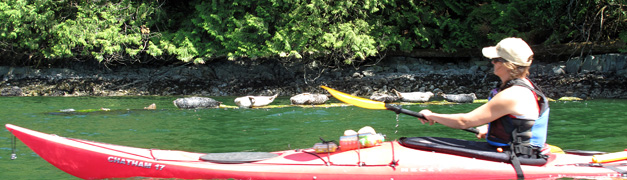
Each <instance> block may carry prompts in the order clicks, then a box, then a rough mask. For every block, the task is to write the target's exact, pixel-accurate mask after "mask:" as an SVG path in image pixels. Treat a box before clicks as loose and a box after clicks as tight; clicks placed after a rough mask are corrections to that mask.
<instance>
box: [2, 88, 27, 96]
mask: <svg viewBox="0 0 627 180" xmlns="http://www.w3.org/2000/svg"><path fill="white" fill-rule="evenodd" d="M0 91H1V95H2V96H23V91H22V88H20V87H17V86H13V87H7V88H3V89H2V90H0Z"/></svg>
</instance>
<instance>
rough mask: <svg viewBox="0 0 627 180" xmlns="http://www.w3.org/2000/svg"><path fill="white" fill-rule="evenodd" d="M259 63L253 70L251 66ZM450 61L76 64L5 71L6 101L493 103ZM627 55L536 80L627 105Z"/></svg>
mask: <svg viewBox="0 0 627 180" xmlns="http://www.w3.org/2000/svg"><path fill="white" fill-rule="evenodd" d="M251 62H252V63H251ZM437 62H444V61H433V60H431V61H430V60H425V59H421V58H412V57H387V58H385V59H383V60H381V61H380V62H378V63H376V64H371V65H363V66H359V67H344V68H342V69H339V68H330V67H329V66H327V65H324V64H321V63H320V62H318V61H308V62H304V61H293V60H290V61H283V60H273V59H257V60H235V61H229V60H216V61H212V62H209V63H207V64H202V65H189V64H178V65H176V64H172V65H168V66H160V67H145V66H134V65H128V66H116V67H104V66H102V65H99V64H88V63H75V64H72V65H68V66H66V67H60V68H45V69H35V68H31V67H8V66H0V80H1V82H2V83H1V85H0V91H1V95H2V96H147V95H159V96H192V95H193V96H205V97H211V96H245V95H274V94H279V96H293V95H296V94H299V93H305V92H310V93H326V92H325V91H324V90H323V89H321V88H320V87H319V86H320V85H327V86H329V87H332V88H335V89H337V90H340V91H344V92H350V93H352V94H353V95H359V96H370V95H371V94H373V93H374V92H380V93H391V92H392V90H393V89H395V90H397V91H400V92H413V91H421V92H425V91H430V92H443V93H447V94H461V93H475V94H476V95H477V97H478V98H486V97H487V95H488V92H489V91H490V90H491V89H492V88H494V87H495V86H496V84H497V82H498V78H497V77H496V76H495V75H493V74H492V65H491V64H490V63H489V62H488V61H487V60H482V59H480V58H460V60H447V61H445V62H446V63H437ZM626 63H627V54H603V55H594V56H588V57H585V58H571V59H569V60H568V61H560V62H541V61H536V62H534V65H532V68H531V75H530V78H531V79H532V80H533V81H534V82H536V84H537V85H538V86H540V87H541V88H542V89H543V90H544V91H545V92H546V94H547V96H548V97H550V98H553V99H558V98H560V97H579V98H582V99H594V98H599V99H601V98H611V99H616V98H620V99H626V98H627V91H626V89H627V81H626V79H627V65H626Z"/></svg>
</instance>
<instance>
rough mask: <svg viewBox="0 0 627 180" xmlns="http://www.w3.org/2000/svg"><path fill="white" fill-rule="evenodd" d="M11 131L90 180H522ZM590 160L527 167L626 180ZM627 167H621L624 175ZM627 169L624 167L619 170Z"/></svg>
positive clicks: (380, 158)
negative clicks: (225, 158)
mask: <svg viewBox="0 0 627 180" xmlns="http://www.w3.org/2000/svg"><path fill="white" fill-rule="evenodd" d="M6 128H7V129H8V130H9V131H10V132H11V133H13V134H14V135H15V136H16V137H17V138H18V139H20V140H21V141H22V142H23V143H24V144H26V145H27V146H28V147H29V148H31V149H32V150H33V151H34V152H35V153H37V154H38V155H39V156H40V157H42V158H43V159H45V160H46V161H48V162H49V163H50V164H52V165H54V166H55V167H57V168H59V169H60V170H62V171H64V172H66V173H68V174H71V175H73V176H76V177H79V178H83V179H104V178H129V177H152V178H179V179H228V178H234V179H394V180H399V179H515V178H516V173H515V171H514V168H513V167H512V165H511V164H507V163H501V162H493V161H486V160H479V159H473V158H467V157H462V156H456V155H449V154H442V153H436V152H429V151H422V150H417V149H411V148H407V147H404V146H402V145H400V144H398V142H396V141H394V142H384V143H383V144H382V145H381V146H376V147H371V148H365V149H359V150H350V151H343V152H334V153H322V154H316V153H315V152H314V150H313V149H305V150H286V151H277V152H272V153H274V154H277V155H278V156H276V157H273V158H270V159H265V160H260V161H256V162H247V163H230V164H225V163H213V162H208V161H204V160H200V159H199V157H201V156H203V155H205V154H206V153H193V152H184V151H175V150H158V149H143V148H134V147H128V146H119V145H113V144H106V143H99V142H93V141H87V140H79V139H72V138H66V137H61V136H57V135H52V134H46V133H41V132H37V131H33V130H29V129H26V128H22V127H18V126H15V125H11V124H7V125H6ZM590 161H591V157H590V156H580V155H569V154H552V155H551V156H550V158H549V162H548V163H547V164H545V165H544V166H526V165H523V166H522V169H523V172H524V174H525V177H526V178H528V179H556V178H562V177H573V178H601V177H621V174H620V173H618V172H616V171H614V170H611V169H608V168H603V167H590V166H582V165H581V164H585V163H589V162H590ZM624 163H627V161H619V162H614V163H613V164H617V166H614V167H616V168H619V169H625V168H626V167H625V166H624ZM620 164H622V166H620Z"/></svg>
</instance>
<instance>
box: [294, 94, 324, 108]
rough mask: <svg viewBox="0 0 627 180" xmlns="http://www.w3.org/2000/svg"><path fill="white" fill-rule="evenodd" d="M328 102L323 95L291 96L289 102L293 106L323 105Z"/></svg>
mask: <svg viewBox="0 0 627 180" xmlns="http://www.w3.org/2000/svg"><path fill="white" fill-rule="evenodd" d="M328 100H329V97H328V96H327V95H324V94H311V93H302V94H297V95H295V96H292V97H291V98H290V101H291V102H292V104H293V105H316V104H324V103H325V102H327V101H328Z"/></svg>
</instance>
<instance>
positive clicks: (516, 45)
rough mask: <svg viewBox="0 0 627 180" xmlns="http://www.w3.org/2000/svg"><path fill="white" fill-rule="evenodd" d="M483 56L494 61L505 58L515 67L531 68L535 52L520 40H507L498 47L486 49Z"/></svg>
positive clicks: (502, 41) (497, 45) (511, 38)
mask: <svg viewBox="0 0 627 180" xmlns="http://www.w3.org/2000/svg"><path fill="white" fill-rule="evenodd" d="M481 52H483V56H485V57H487V58H490V59H494V58H503V59H505V60H507V61H509V62H511V63H514V64H515V65H519V66H530V65H531V58H530V57H531V56H533V51H531V47H529V45H527V43H526V42H525V41H523V40H522V39H520V38H513V37H510V38H505V39H503V40H501V42H499V43H498V44H496V46H490V47H484V48H483V50H482V51H481Z"/></svg>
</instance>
